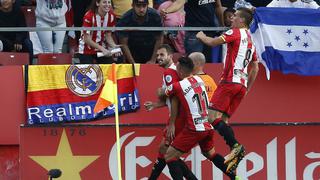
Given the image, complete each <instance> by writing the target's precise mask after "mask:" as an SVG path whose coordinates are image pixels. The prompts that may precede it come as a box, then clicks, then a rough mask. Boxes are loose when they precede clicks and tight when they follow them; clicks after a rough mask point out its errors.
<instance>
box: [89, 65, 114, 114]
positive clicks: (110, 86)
mask: <svg viewBox="0 0 320 180" xmlns="http://www.w3.org/2000/svg"><path fill="white" fill-rule="evenodd" d="M117 98H118V97H117V73H116V64H114V63H113V64H112V67H111V72H109V74H108V78H107V79H106V82H105V83H104V87H103V89H102V91H101V94H100V96H99V98H98V100H97V103H96V105H95V107H94V110H93V112H94V113H95V114H96V113H98V112H101V111H102V110H104V109H105V108H106V107H108V106H110V105H111V104H115V102H116V100H117Z"/></svg>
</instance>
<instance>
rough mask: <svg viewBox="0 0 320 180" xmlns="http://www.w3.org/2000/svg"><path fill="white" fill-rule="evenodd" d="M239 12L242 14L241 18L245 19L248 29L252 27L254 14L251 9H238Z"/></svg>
mask: <svg viewBox="0 0 320 180" xmlns="http://www.w3.org/2000/svg"><path fill="white" fill-rule="evenodd" d="M237 11H239V12H240V17H241V18H244V19H245V23H246V25H247V26H248V27H250V24H251V22H252V19H253V13H252V11H251V10H250V9H248V8H244V7H241V8H238V9H237Z"/></svg>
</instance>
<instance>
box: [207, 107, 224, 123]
mask: <svg viewBox="0 0 320 180" xmlns="http://www.w3.org/2000/svg"><path fill="white" fill-rule="evenodd" d="M221 117H222V113H221V112H219V111H216V110H212V109H209V110H208V121H209V123H211V124H212V123H213V122H214V121H215V120H216V119H219V118H221Z"/></svg>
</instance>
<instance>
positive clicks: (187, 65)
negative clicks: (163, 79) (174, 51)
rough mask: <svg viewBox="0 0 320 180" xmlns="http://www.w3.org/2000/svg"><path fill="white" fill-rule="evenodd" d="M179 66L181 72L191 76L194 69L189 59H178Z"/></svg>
mask: <svg viewBox="0 0 320 180" xmlns="http://www.w3.org/2000/svg"><path fill="white" fill-rule="evenodd" d="M178 62H179V66H180V67H181V68H182V70H183V71H184V72H185V73H187V74H191V73H192V71H193V68H194V64H193V62H192V60H191V59H190V58H189V57H181V58H179V59H178Z"/></svg>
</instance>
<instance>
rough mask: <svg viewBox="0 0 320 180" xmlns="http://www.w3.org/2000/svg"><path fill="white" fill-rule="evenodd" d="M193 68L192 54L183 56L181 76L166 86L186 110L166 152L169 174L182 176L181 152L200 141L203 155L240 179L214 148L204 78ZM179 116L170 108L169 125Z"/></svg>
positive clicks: (169, 93)
mask: <svg viewBox="0 0 320 180" xmlns="http://www.w3.org/2000/svg"><path fill="white" fill-rule="evenodd" d="M193 69H194V64H193V62H192V60H191V59H190V58H188V57H182V58H180V59H179V60H178V64H177V73H178V75H179V77H180V78H181V79H182V80H181V81H179V82H176V83H173V84H172V85H170V86H168V87H167V89H166V90H165V94H166V95H167V96H168V97H172V96H175V97H177V98H176V99H172V101H176V100H177V99H178V100H179V101H180V104H181V107H182V108H183V110H184V112H185V127H184V128H183V130H182V131H181V132H180V133H179V134H178V135H177V136H176V137H175V138H174V140H173V142H172V143H171V145H170V146H169V148H168V150H167V152H166V154H165V160H166V162H167V164H168V166H169V170H170V174H171V176H172V178H173V179H174V180H182V179H183V171H182V170H183V165H182V164H181V161H179V159H180V157H181V155H183V154H184V153H187V152H189V151H190V150H191V149H192V148H193V147H194V146H196V145H197V144H199V145H200V148H201V151H202V153H203V154H204V156H206V157H207V158H208V159H209V160H211V161H212V162H213V163H214V164H215V165H216V166H217V167H218V168H219V169H220V170H222V171H223V172H224V173H225V174H226V175H228V176H229V177H230V178H231V179H232V180H233V179H238V178H239V177H238V176H236V175H235V174H234V173H233V172H232V171H231V172H227V166H226V165H225V164H224V158H223V157H222V156H221V155H219V154H217V153H215V151H214V145H213V133H214V131H213V130H212V126H211V124H210V123H209V122H208V109H207V107H208V95H207V92H206V88H205V85H204V82H203V81H202V79H201V78H200V77H198V76H193V75H192V72H193ZM176 116H177V113H176V112H171V116H170V122H169V126H174V121H175V119H176ZM169 128H170V127H169Z"/></svg>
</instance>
